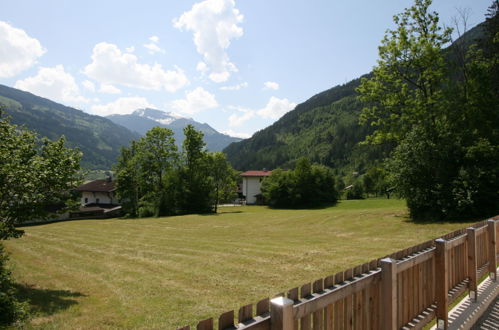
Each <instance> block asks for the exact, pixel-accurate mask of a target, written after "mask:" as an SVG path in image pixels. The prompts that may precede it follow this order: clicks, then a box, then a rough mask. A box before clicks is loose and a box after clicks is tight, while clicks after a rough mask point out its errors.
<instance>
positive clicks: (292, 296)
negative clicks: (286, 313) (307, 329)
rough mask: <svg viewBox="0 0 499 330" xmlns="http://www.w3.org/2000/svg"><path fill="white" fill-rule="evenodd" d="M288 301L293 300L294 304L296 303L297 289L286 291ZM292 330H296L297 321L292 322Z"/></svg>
mask: <svg viewBox="0 0 499 330" xmlns="http://www.w3.org/2000/svg"><path fill="white" fill-rule="evenodd" d="M288 299H291V300H293V302H294V303H297V302H298V299H299V298H298V288H293V289H291V290H289V291H288ZM293 329H294V330H298V320H294V321H293Z"/></svg>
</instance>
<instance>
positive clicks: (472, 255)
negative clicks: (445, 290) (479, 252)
mask: <svg viewBox="0 0 499 330" xmlns="http://www.w3.org/2000/svg"><path fill="white" fill-rule="evenodd" d="M466 234H468V276H469V283H468V288H469V291H470V300H471V301H475V302H476V301H477V298H478V297H477V295H478V290H477V286H478V284H477V278H476V277H477V276H476V272H477V260H476V229H475V228H473V227H470V228H467V229H466Z"/></svg>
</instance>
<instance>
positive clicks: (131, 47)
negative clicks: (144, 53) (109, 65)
mask: <svg viewBox="0 0 499 330" xmlns="http://www.w3.org/2000/svg"><path fill="white" fill-rule="evenodd" d="M125 50H126V52H127V53H133V52H134V51H135V47H134V46H130V47H127V48H125Z"/></svg>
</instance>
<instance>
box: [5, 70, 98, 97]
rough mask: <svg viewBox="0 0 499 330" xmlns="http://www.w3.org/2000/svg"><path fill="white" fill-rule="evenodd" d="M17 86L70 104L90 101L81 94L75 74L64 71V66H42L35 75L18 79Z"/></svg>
mask: <svg viewBox="0 0 499 330" xmlns="http://www.w3.org/2000/svg"><path fill="white" fill-rule="evenodd" d="M14 87H15V88H19V89H22V90H25V91H28V92H31V93H33V94H36V95H39V96H43V97H46V98H49V99H51V100H54V101H59V102H63V103H70V104H81V103H87V102H89V100H88V99H86V98H84V97H83V96H81V95H80V89H79V87H78V85H77V84H76V81H75V79H74V78H73V76H72V75H71V74H69V73H67V72H66V71H64V66H62V65H57V66H55V67H51V68H43V67H42V68H40V69H39V70H38V73H37V74H36V75H35V76H32V77H28V78H26V79H23V80H18V81H17V82H16V83H15V85H14Z"/></svg>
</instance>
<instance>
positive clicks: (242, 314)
mask: <svg viewBox="0 0 499 330" xmlns="http://www.w3.org/2000/svg"><path fill="white" fill-rule="evenodd" d="M252 318H253V304H248V305H245V306H242V307H241V308H239V313H238V318H237V319H238V322H239V323H244V321H247V320H249V319H252Z"/></svg>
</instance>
